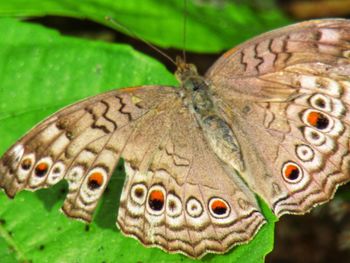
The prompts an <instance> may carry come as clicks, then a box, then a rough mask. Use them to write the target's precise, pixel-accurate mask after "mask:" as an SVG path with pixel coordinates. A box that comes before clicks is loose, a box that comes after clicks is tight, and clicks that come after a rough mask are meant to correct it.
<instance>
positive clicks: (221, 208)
mask: <svg viewBox="0 0 350 263" xmlns="http://www.w3.org/2000/svg"><path fill="white" fill-rule="evenodd" d="M209 211H210V214H211V215H212V216H213V217H216V218H225V217H227V216H228V215H229V214H230V206H229V205H228V203H227V202H226V201H225V200H223V199H221V198H218V197H213V198H211V199H210V201H209Z"/></svg>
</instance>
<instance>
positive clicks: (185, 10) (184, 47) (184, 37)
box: [182, 0, 187, 63]
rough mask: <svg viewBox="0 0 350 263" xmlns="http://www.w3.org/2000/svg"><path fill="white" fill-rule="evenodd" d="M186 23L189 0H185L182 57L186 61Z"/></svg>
mask: <svg viewBox="0 0 350 263" xmlns="http://www.w3.org/2000/svg"><path fill="white" fill-rule="evenodd" d="M186 24H187V0H184V21H183V32H184V35H183V43H182V57H183V60H184V62H185V63H186V61H187V60H186V35H187V34H186V28H187V27H186Z"/></svg>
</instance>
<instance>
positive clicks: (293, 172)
mask: <svg viewBox="0 0 350 263" xmlns="http://www.w3.org/2000/svg"><path fill="white" fill-rule="evenodd" d="M282 175H283V178H284V179H285V180H286V181H287V182H289V183H297V182H299V181H300V180H301V178H302V175H303V172H302V170H301V168H300V167H299V165H297V164H296V163H294V162H287V163H285V164H284V165H283V168H282Z"/></svg>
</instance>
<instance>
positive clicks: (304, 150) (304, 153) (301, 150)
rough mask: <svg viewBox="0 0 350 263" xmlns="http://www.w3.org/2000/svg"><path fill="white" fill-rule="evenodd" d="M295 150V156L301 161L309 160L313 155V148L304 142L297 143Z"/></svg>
mask: <svg viewBox="0 0 350 263" xmlns="http://www.w3.org/2000/svg"><path fill="white" fill-rule="evenodd" d="M295 151H296V155H297V157H298V158H299V159H300V160H301V161H303V162H308V161H311V160H312V159H313V158H314V157H315V152H314V150H313V149H312V148H311V147H310V146H308V145H306V144H300V145H297V146H296V149H295Z"/></svg>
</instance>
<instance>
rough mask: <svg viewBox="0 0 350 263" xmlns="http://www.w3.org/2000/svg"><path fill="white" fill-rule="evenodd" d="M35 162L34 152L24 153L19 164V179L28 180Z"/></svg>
mask: <svg viewBox="0 0 350 263" xmlns="http://www.w3.org/2000/svg"><path fill="white" fill-rule="evenodd" d="M34 164H35V155H34V154H33V153H30V154H27V155H24V156H23V158H22V160H21V161H20V164H19V166H18V172H17V179H18V180H19V181H20V182H22V181H24V180H26V178H27V177H28V176H29V174H30V173H31V171H32V170H33V167H34Z"/></svg>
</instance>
